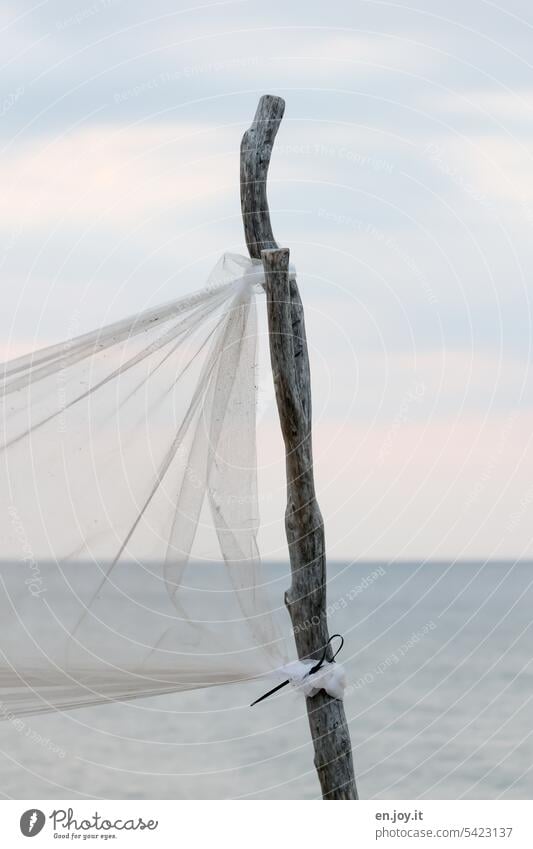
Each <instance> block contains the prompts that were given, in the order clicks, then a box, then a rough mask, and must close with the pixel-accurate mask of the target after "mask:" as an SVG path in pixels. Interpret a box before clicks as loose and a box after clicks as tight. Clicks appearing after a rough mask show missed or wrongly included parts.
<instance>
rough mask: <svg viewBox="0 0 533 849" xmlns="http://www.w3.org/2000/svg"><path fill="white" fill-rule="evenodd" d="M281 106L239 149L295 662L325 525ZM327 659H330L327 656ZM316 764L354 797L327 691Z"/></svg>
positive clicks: (319, 590)
mask: <svg viewBox="0 0 533 849" xmlns="http://www.w3.org/2000/svg"><path fill="white" fill-rule="evenodd" d="M284 109H285V103H284V101H283V100H282V98H280V97H272V96H270V95H265V96H264V97H262V98H261V100H260V101H259V106H258V107H257V112H256V115H255V118H254V121H253V123H252V126H251V127H250V129H249V130H247V131H246V133H245V134H244V136H243V140H242V144H241V208H242V216H243V223H244V232H245V238H246V244H247V246H248V251H249V253H250V256H251V257H254V258H256V259H259V258H261V260H262V262H263V267H264V270H265V280H266V285H265V288H266V297H267V312H268V328H269V339H270V360H271V363H272V371H273V374H274V386H275V391H276V401H277V406H278V412H279V418H280V423H281V430H282V433H283V439H284V442H285V454H286V469H287V509H286V513H285V528H286V533H287V541H288V545H289V556H290V562H291V574H292V583H291V586H290V589H289V590H288V591H287V592H286V594H285V604H286V605H287V608H288V611H289V615H290V617H291V622H292V625H293V631H294V638H295V642H296V648H297V651H298V657H299V658H300V659H301V660H303V659H306V658H313V659H317V660H318V659H319V658H320V657H321V655H322V653H323V651H324V647H325V646H327V644H328V640H329V634H328V624H327V613H326V552H325V542H324V523H323V520H322V515H321V513H320V509H319V506H318V502H317V499H316V495H315V483H314V474H313V448H312V439H311V378H310V371H309V357H308V351H307V341H306V336H305V322H304V312H303V306H302V301H301V298H300V293H299V291H298V285H297V283H296V278H295V276H294V275H291V274H290V273H289V251H288V249H287V248H279V247H278V245H277V244H276V241H275V239H274V235H273V232H272V227H271V223H270V214H269V210H268V202H267V194H266V181H267V174H268V166H269V164H270V156H271V153H272V146H273V144H274V139H275V137H276V133H277V131H278V127H279V124H280V122H281V119H282V117H283V112H284ZM330 657H331V654H330V655H329V657H328V659H330ZM306 703H307V714H308V718H309V727H310V730H311V737H312V739H313V745H314V750H315V767H316V770H317V773H318V778H319V781H320V786H321V788H322V797H323V798H324V799H357V789H356V785H355V778H354V770H353V761H352V748H351V742H350V734H349V731H348V726H347V723H346V717H345V713H344V705H343V703H342V701H340V700H338V699H332V698H331V697H330V696H328V695H327V693H326V692H325V691H324V690H320V692H319V693H317V695H316V696H313V697H312V698H308V699H306Z"/></svg>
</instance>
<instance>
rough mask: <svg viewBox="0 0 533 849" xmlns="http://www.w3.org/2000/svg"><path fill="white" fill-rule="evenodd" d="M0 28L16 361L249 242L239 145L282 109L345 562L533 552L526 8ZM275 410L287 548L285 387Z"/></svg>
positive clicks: (6, 240)
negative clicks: (268, 109) (259, 119)
mask: <svg viewBox="0 0 533 849" xmlns="http://www.w3.org/2000/svg"><path fill="white" fill-rule="evenodd" d="M0 32H1V40H2V42H1V43H2V50H1V56H2V60H1V62H2V75H1V89H0V91H1V95H0V145H1V149H2V155H1V157H0V185H1V186H2V192H1V197H0V269H1V271H0V273H1V275H2V281H3V283H2V291H3V309H2V311H1V313H0V330H1V332H0V347H1V349H2V350H1V354H2V357H3V359H7V358H9V357H12V356H16V355H18V354H20V353H23V352H26V351H30V350H33V349H36V348H38V347H41V346H43V345H45V344H49V343H50V342H54V341H59V340H62V339H65V338H68V337H70V336H73V335H77V334H79V333H82V332H84V331H86V330H90V329H92V328H94V327H97V326H99V325H101V324H104V323H107V322H109V321H111V320H113V319H116V318H120V317H122V316H124V315H127V314H131V313H134V312H136V311H137V310H140V309H144V308H146V307H147V306H149V305H154V304H157V303H158V302H160V301H165V300H168V299H170V298H173V297H177V296H179V295H182V294H185V293H187V292H189V291H194V290H195V289H198V288H199V287H200V286H202V284H203V282H204V281H205V279H206V275H207V274H208V272H209V270H210V268H211V267H212V266H213V265H214V264H215V262H216V260H217V258H218V257H219V256H220V254H221V253H223V252H224V251H236V252H242V253H244V252H245V245H244V240H243V234H242V224H241V220H240V209H239V186H238V166H239V144H240V139H241V136H242V133H243V132H244V130H245V129H246V128H247V126H249V124H250V122H251V120H252V117H253V114H254V112H255V108H256V105H257V100H258V98H259V97H260V96H261V95H262V94H265V93H270V94H276V95H279V96H282V97H283V98H285V100H286V112H285V118H284V120H283V123H282V126H281V129H280V131H279V134H278V138H277V141H276V146H275V149H274V153H273V157H272V163H271V170H270V178H269V198H270V207H271V217H272V223H273V227H274V232H275V234H276V237H277V239H278V241H279V243H280V244H282V245H284V246H287V247H289V248H290V251H291V260H292V261H293V262H294V263H295V265H296V268H297V270H298V279H299V285H300V289H301V293H302V297H303V300H304V305H305V308H306V318H307V332H308V337H309V346H310V355H311V365H312V372H313V403H314V446H315V464H316V465H315V473H316V478H317V490H318V495H319V501H320V505H321V508H322V512H323V514H324V518H325V523H326V538H327V546H328V552H329V556H330V557H335V558H343V559H349V560H366V559H384V558H387V559H399V560H403V559H412V558H432V559H435V558H437V559H444V560H446V559H450V558H463V559H472V558H485V557H487V558H493V559H502V558H519V557H520V558H531V557H533V522H532V518H533V478H532V475H531V469H532V467H533V443H532V434H533V407H532V398H533V396H532V389H533V380H532V374H531V368H530V361H531V343H532V310H531V268H532V263H533V242H532V238H531V236H532V233H533V146H532V141H533V66H532V64H531V38H532V34H533V10H532V9H531V6H530V4H528V3H526V2H525V0H520V2H518V1H517V0H507V2H506V3H505V4H500V5H498V4H497V3H493V2H485V0H471V2H468V3H465V2H461V3H459V2H455V0H447V2H444V0H430V1H429V2H427V0H426V1H425V2H422V0H409V3H407V2H406V3H402V2H385V0H383V2H382V1H381V0H378V1H376V0H367V1H366V2H360V0H350V2H343V0H331V2H329V3H327V4H325V3H324V2H317V0H306V2H302V0H293V2H287V0H285V2H279V0H273V2H270V3H268V4H266V3H262V2H258V0H238V2H233V0H230V2H216V3H210V2H205V3H202V2H200V3H192V2H191V0H186V2H185V3H176V2H166V0H152V2H151V3H150V4H146V3H142V2H137V0H130V2H125V0H94V2H90V0H41V2H36V3H33V2H25V0H22V2H21V0H17V2H11V1H10V0H6V2H4V3H2V7H1V9H0ZM263 318H264V316H263ZM259 411H260V415H259V419H260V421H259V463H260V484H261V515H262V520H263V526H262V531H261V547H262V551H263V555H264V556H265V557H266V558H271V559H273V558H276V559H278V558H282V557H284V556H285V551H286V549H285V542H284V536H283V510H284V498H285V494H284V458H283V447H282V443H281V438H280V434H279V425H278V422H277V419H276V410H275V405H274V397H273V391H272V386H271V383H270V381H269V375H268V374H267V375H266V376H265V378H264V380H263V381H262V383H261V387H260V398H259Z"/></svg>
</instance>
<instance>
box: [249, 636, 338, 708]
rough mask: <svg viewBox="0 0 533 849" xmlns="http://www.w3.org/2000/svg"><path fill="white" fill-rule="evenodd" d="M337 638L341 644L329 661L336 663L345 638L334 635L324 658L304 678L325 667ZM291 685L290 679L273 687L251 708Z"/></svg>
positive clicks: (329, 641)
mask: <svg viewBox="0 0 533 849" xmlns="http://www.w3.org/2000/svg"><path fill="white" fill-rule="evenodd" d="M337 637H338V638H339V640H340V641H341V642H340V645H339V647H338V649H337V651H336V652H335V654H334V655H333V656H332V658H331V660H330V661H329V662H330V663H335V658H336V657H337V655H338V653H339V652H340V650H341V649H342V647H343V645H344V637H343V636H341V634H333V635H332V636H331V637H330V638H329V640H328V641H327V643H326V645H325V646H324V651H323V653H322V657H321V658H320V660H319V661H318V662H317V663H316V664H315V665H314V666H312V667H311V669H310V670H309V672H308V673H307V675H305V676H304V678H307V677H308V676H309V675H314V674H315V672H318V670H319V669H321V668H322V666H323V665H324V662H325V660H326V655H327V653H328V648H329V646H330V643H331V641H332V640H335V639H337ZM289 683H290V679H289V678H287V680H286V681H283V683H281V684H278V685H277V687H273V688H272V689H271V690H269V691H268V693H264V694H263V695H262V696H259V698H258V699H256V700H255V702H252V704H251V705H250V707H253V706H254V705H258V704H259V702H262V701H263V699H267V698H268V697H269V696H273V695H274V693H277V692H278V690H281V689H282V688H283V687H286V686H287V684H289Z"/></svg>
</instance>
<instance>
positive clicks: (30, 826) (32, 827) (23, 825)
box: [20, 808, 46, 837]
mask: <svg viewBox="0 0 533 849" xmlns="http://www.w3.org/2000/svg"><path fill="white" fill-rule="evenodd" d="M45 822H46V817H45V815H44V814H43V812H42V811H40V810H39V809H38V808H30V809H29V811H24V813H23V814H22V816H21V818H20V830H21V832H22V833H23V835H24V837H35V835H36V834H39V832H40V831H42V829H43V826H44V824H45Z"/></svg>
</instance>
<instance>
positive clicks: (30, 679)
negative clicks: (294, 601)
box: [0, 255, 287, 717]
mask: <svg viewBox="0 0 533 849" xmlns="http://www.w3.org/2000/svg"><path fill="white" fill-rule="evenodd" d="M261 279H262V271H261V265H260V263H257V262H252V261H250V260H248V259H245V258H244V257H239V256H235V255H225V256H224V257H223V258H222V259H221V261H220V262H219V263H218V265H217V266H216V268H215V269H214V271H213V273H212V275H211V277H210V279H209V281H208V286H207V288H206V289H204V290H202V291H201V292H199V293H197V294H196V295H194V296H191V297H189V298H184V299H180V300H176V301H174V302H171V303H168V304H166V305H164V306H162V307H159V308H157V309H150V310H148V311H146V312H144V313H142V314H140V315H137V316H134V317H133V318H130V319H126V320H124V321H120V322H117V323H115V324H113V325H110V326H108V327H104V328H102V329H100V330H97V331H95V332H93V333H89V334H86V335H84V336H81V337H79V338H77V339H71V340H69V341H67V342H65V343H64V344H60V345H55V346H52V347H49V348H46V349H44V350H41V351H38V352H36V353H33V354H30V355H28V356H24V357H21V358H19V359H16V360H13V361H11V362H8V363H7V364H5V366H4V367H3V368H2V376H3V380H2V384H1V385H0V394H1V395H2V405H3V407H2V433H1V434H0V457H1V462H2V466H3V468H2V483H1V485H0V539H1V546H2V551H1V558H2V564H1V565H0V635H1V637H0V717H2V716H5V714H6V713H7V712H9V713H10V714H13V713H19V714H22V713H31V712H37V711H43V710H50V709H66V708H68V707H75V706H82V705H87V704H94V703H99V702H103V701H108V700H121V699H129V698H134V697H137V696H147V695H154V694H157V693H163V692H171V691H176V690H184V689H190V688H195V687H203V686H209V685H213V684H219V683H226V682H230V681H239V680H243V679H245V678H249V677H255V676H259V675H262V674H264V673H267V672H269V671H272V670H273V669H275V668H280V667H282V666H284V664H285V663H286V662H287V658H286V654H285V649H284V644H283V640H282V639H281V637H280V634H279V633H278V630H277V627H276V625H275V619H274V617H273V615H272V612H271V606H270V604H269V601H268V597H267V595H266V593H265V591H264V589H263V587H262V584H263V581H262V578H261V564H260V560H259V554H258V550H257V544H256V535H257V529H258V507H257V479H256V475H257V463H256V443H255V415H256V345H257V328H256V322H257V318H256V308H255V300H254V297H255V296H254V291H255V289H256V287H257V283H258V282H260V281H261ZM195 541H196V545H197V546H198V547H199V549H200V552H199V559H196V560H192V559H191V551H192V548H193V543H195ZM215 549H217V551H218V557H214V556H213V552H214V551H215ZM272 606H273V607H274V606H278V605H277V604H273V605H272Z"/></svg>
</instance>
